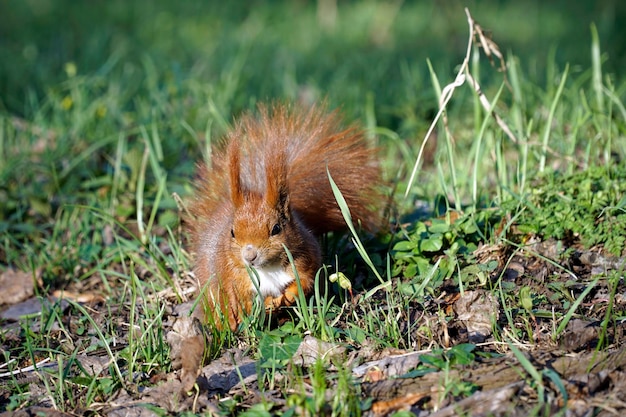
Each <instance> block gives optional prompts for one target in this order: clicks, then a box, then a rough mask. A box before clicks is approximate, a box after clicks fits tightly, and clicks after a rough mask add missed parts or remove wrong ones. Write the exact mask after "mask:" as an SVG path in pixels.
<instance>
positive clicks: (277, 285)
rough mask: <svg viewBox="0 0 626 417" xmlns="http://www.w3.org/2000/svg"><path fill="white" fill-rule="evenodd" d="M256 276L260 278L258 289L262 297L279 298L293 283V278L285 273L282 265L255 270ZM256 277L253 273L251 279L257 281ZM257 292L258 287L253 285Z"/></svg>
mask: <svg viewBox="0 0 626 417" xmlns="http://www.w3.org/2000/svg"><path fill="white" fill-rule="evenodd" d="M255 271H256V275H258V277H259V282H258V284H259V285H258V289H259V293H260V294H261V296H262V297H267V296H268V295H271V296H272V297H278V296H279V295H281V294H282V293H283V291H284V290H285V287H286V286H287V285H289V284H291V282H292V281H293V277H292V276H291V275H289V274H288V273H287V272H285V269H284V268H282V267H281V266H280V265H278V266H270V267H266V268H255ZM256 275H255V274H254V272H252V277H251V279H256ZM253 288H254V290H255V291H256V289H257V288H256V286H254V285H253Z"/></svg>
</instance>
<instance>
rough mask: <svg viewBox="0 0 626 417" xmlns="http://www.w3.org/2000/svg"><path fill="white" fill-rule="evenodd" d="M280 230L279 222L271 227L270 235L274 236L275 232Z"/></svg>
mask: <svg viewBox="0 0 626 417" xmlns="http://www.w3.org/2000/svg"><path fill="white" fill-rule="evenodd" d="M281 230H282V229H281V228H280V224H278V223H276V224H275V225H274V227H272V232H271V234H272V236H276V235H277V234H279V233H280V231H281Z"/></svg>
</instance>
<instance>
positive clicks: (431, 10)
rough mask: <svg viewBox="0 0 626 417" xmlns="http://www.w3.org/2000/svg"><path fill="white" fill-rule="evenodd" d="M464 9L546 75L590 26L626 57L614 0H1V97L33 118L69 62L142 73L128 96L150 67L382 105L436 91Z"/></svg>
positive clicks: (616, 54)
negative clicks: (435, 77) (433, 78)
mask: <svg viewBox="0 0 626 417" xmlns="http://www.w3.org/2000/svg"><path fill="white" fill-rule="evenodd" d="M465 6H468V7H469V8H470V11H471V13H472V15H473V16H474V18H475V19H476V20H477V22H478V23H479V24H481V26H482V27H483V28H484V29H485V30H487V31H490V32H492V33H493V35H494V39H495V40H496V41H497V43H498V44H499V45H500V47H501V48H502V49H503V52H509V51H510V52H513V53H514V54H515V55H517V56H519V57H520V61H521V62H522V67H523V68H526V69H527V71H528V72H529V75H530V76H531V78H532V77H533V75H534V76H535V77H536V78H537V79H538V80H541V79H542V78H543V77H545V66H546V62H549V61H550V60H551V59H552V60H555V61H556V62H557V63H561V64H562V63H565V62H570V63H571V64H572V65H582V66H584V67H585V68H586V67H588V66H589V65H590V45H591V43H590V39H591V37H590V24H591V23H592V22H593V23H595V24H596V25H597V27H598V31H599V34H600V41H601V47H602V50H603V52H604V53H605V54H606V57H608V61H607V62H606V64H605V70H608V71H611V72H619V71H620V70H621V68H622V67H623V66H624V65H625V64H626V55H625V54H624V52H625V46H626V45H625V42H626V36H624V33H623V29H622V28H623V27H624V24H625V23H626V3H625V2H623V1H619V0H604V1H576V2H572V1H564V0H556V1H540V0H526V1H496V0H483V1H469V2H463V1H457V0H450V1H432V2H429V1H404V2H403V1H371V0H369V1H337V2H335V1H333V0H319V1H317V2H315V1H303V0H300V1H288V2H278V1H261V0H257V1H225V2H218V1H199V0H187V1H182V2H179V1H148V0H135V1H125V0H96V1H76V0H3V1H2V2H0V106H1V107H2V108H4V109H5V110H8V111H9V112H11V113H15V114H21V115H27V114H28V113H29V108H30V107H32V105H33V101H37V100H40V99H41V97H42V96H43V95H45V94H46V91H47V89H48V88H50V87H51V86H54V85H56V84H58V83H59V82H62V81H63V80H65V79H67V70H68V67H67V64H68V63H73V64H75V68H76V71H77V73H78V74H101V75H105V76H107V75H111V73H116V74H115V76H116V77H118V76H120V75H121V76H123V77H127V78H128V79H129V80H136V82H130V83H129V84H128V85H129V86H134V88H136V90H135V91H126V92H127V93H128V94H137V93H141V88H142V86H143V85H142V80H143V79H144V78H145V77H153V81H154V82H155V83H157V84H161V85H164V84H169V85H170V87H176V86H177V84H178V85H179V84H180V83H183V82H184V81H185V80H189V79H192V80H194V81H195V82H198V83H205V84H206V85H210V84H211V83H213V82H215V81H216V80H218V81H220V80H222V81H223V80H224V79H225V78H228V77H229V73H232V74H236V79H233V80H232V88H233V92H232V94H233V96H232V100H231V103H232V108H231V110H234V111H237V110H240V109H241V108H247V107H250V105H251V104H252V103H253V102H255V101H257V100H261V99H267V98H274V97H288V98H294V97H297V96H298V95H302V94H310V95H311V94H312V95H314V96H319V95H321V96H328V97H329V98H330V100H331V101H332V102H335V101H341V102H349V101H351V100H352V99H356V100H357V101H359V99H361V98H363V97H364V96H365V95H367V94H368V93H372V94H375V97H376V105H377V108H378V109H382V110H383V111H382V113H381V114H382V115H385V114H386V113H394V112H393V111H388V112H386V111H384V109H385V108H387V109H390V108H396V109H398V108H402V106H403V105H407V104H409V103H410V105H415V104H416V103H417V102H418V101H416V98H417V99H420V100H422V101H423V102H425V101H428V99H429V98H428V97H423V96H422V95H423V94H426V95H429V94H431V93H430V90H431V89H430V87H429V86H430V83H429V81H428V78H427V76H428V73H427V66H426V59H427V58H429V59H430V60H431V61H432V62H433V65H434V67H435V69H436V70H437V71H438V74H439V76H440V77H443V75H445V74H448V73H449V74H450V77H452V70H453V68H454V66H455V65H458V64H459V63H460V62H461V59H462V56H463V54H464V50H465V47H466V44H467V34H468V29H467V23H466V18H465V14H464V12H463V7H465ZM148 61H150V62H151V63H152V64H147V62H148ZM150 66H151V67H152V71H153V72H152V73H151V74H150V73H149V72H150V71H151V69H150V68H149V67H150ZM69 70H70V71H72V70H73V67H72V66H70V67H69ZM441 71H443V72H441ZM443 81H446V80H443ZM425 90H427V92H424V91H425ZM339 97H341V99H339ZM388 122H389V123H392V122H393V120H389V121H388ZM391 127H393V125H391Z"/></svg>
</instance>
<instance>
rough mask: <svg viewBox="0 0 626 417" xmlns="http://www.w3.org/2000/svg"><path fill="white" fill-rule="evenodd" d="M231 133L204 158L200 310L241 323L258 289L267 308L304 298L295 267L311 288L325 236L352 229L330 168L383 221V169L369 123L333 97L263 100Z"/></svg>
mask: <svg viewBox="0 0 626 417" xmlns="http://www.w3.org/2000/svg"><path fill="white" fill-rule="evenodd" d="M225 139H226V145H225V147H222V148H221V149H217V150H214V151H213V155H212V158H211V164H210V166H207V165H206V164H204V165H200V167H199V171H198V172H199V174H198V182H197V187H196V188H197V193H196V197H195V199H194V200H193V201H192V202H191V205H190V208H189V209H190V212H191V214H192V241H193V249H194V251H195V256H196V261H195V270H194V272H195V275H196V278H197V280H198V282H199V284H200V288H201V289H202V292H201V297H202V299H201V300H200V301H201V304H200V305H198V307H197V308H196V312H197V317H199V318H200V320H201V321H202V322H204V323H210V324H213V325H214V326H215V327H217V328H218V329H220V328H222V327H223V326H225V325H228V326H229V327H230V329H231V330H233V331H235V330H236V329H237V327H238V325H239V324H240V323H241V321H242V319H243V317H244V315H245V314H249V313H250V311H251V309H252V305H253V302H254V297H256V296H257V295H260V296H261V298H262V300H263V301H264V304H265V307H266V308H268V309H272V308H277V307H280V306H289V305H292V304H294V303H295V300H296V298H297V297H298V285H297V282H296V278H295V275H294V266H295V270H296V271H297V274H298V277H299V280H300V287H301V288H302V291H303V292H304V293H305V295H306V294H308V293H309V292H310V291H311V290H312V288H313V285H314V282H315V276H316V273H317V271H318V270H319V268H320V267H321V266H322V254H321V249H320V244H319V241H318V238H319V237H320V236H321V235H322V234H324V233H327V232H331V231H338V230H342V229H346V228H347V225H346V222H345V220H344V217H343V215H342V213H341V210H340V208H339V205H338V204H337V202H336V200H335V197H334V194H333V192H332V189H331V185H330V181H329V179H328V173H330V175H331V176H332V178H333V180H334V181H335V183H336V184H337V186H338V188H339V190H340V191H341V193H342V195H343V197H344V199H345V200H346V202H347V205H348V207H349V209H350V213H351V216H352V219H353V220H354V221H355V222H359V223H360V224H361V225H362V227H363V228H365V229H368V230H374V229H376V228H377V227H378V226H380V223H381V216H380V211H379V209H378V207H379V206H380V202H381V201H382V196H381V193H380V185H381V169H380V166H379V164H378V157H377V154H376V151H375V150H374V149H373V148H372V147H370V146H369V145H368V143H367V141H366V139H365V136H364V134H363V131H362V130H361V129H359V128H357V127H356V126H349V127H344V126H343V124H342V121H341V118H340V115H339V113H338V112H337V111H333V112H328V111H326V107H325V106H319V107H316V106H312V107H306V108H304V107H299V106H287V105H282V104H272V105H269V106H264V105H261V106H259V115H258V116H255V115H253V114H251V113H248V114H245V115H244V116H242V117H241V118H240V120H239V121H238V122H237V123H236V125H235V127H234V128H233V129H232V130H231V131H230V132H229V133H228V134H227V135H226V138H225ZM285 248H286V249H287V250H288V251H289V253H291V256H292V259H293V266H292V265H291V263H290V261H289V257H288V255H287V251H286V250H285ZM252 270H253V271H252Z"/></svg>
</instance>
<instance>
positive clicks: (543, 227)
mask: <svg viewBox="0 0 626 417" xmlns="http://www.w3.org/2000/svg"><path fill="white" fill-rule="evenodd" d="M518 208H521V210H519V216H518V218H517V219H516V223H517V226H518V230H519V231H520V232H521V233H525V234H531V235H538V236H541V237H542V238H555V239H564V240H570V241H571V240H580V241H581V242H582V243H583V245H585V247H592V246H595V245H602V246H603V247H604V248H606V250H608V251H609V252H611V253H613V254H614V255H619V254H621V253H622V251H623V250H624V249H625V248H626V168H624V166H623V165H611V166H608V167H607V166H593V167H590V168H588V169H586V170H584V171H582V172H578V173H575V174H563V173H560V172H553V173H549V174H546V175H545V176H543V177H542V179H541V180H539V181H537V183H536V184H535V185H534V187H533V188H532V191H531V192H530V193H529V195H527V196H526V197H525V198H524V199H522V200H519V201H515V200H509V201H507V202H505V203H503V204H502V210H503V211H509V210H513V211H517V210H518Z"/></svg>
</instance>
